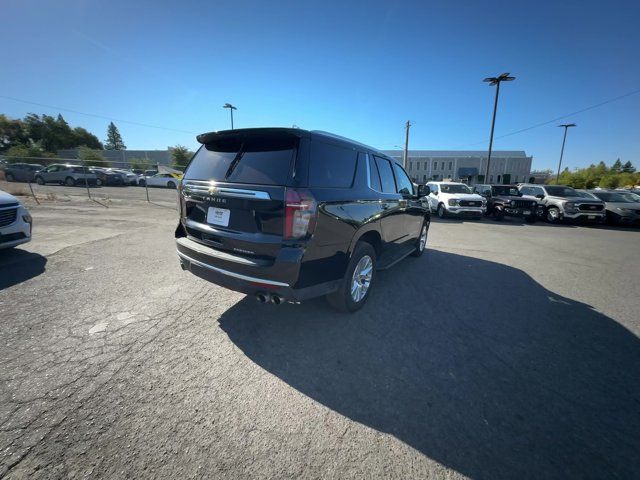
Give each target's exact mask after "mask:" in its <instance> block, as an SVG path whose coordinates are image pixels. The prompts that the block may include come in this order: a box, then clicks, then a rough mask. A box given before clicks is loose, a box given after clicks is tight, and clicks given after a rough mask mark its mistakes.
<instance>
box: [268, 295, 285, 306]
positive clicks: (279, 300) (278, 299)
mask: <svg viewBox="0 0 640 480" xmlns="http://www.w3.org/2000/svg"><path fill="white" fill-rule="evenodd" d="M282 302H284V299H283V298H282V297H281V296H280V295H271V303H273V304H274V305H280V304H281V303H282Z"/></svg>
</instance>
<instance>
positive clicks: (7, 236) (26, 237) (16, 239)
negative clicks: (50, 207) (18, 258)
mask: <svg viewBox="0 0 640 480" xmlns="http://www.w3.org/2000/svg"><path fill="white" fill-rule="evenodd" d="M32 223H33V220H32V219H31V215H29V211H28V210H27V209H26V208H25V207H24V205H22V203H20V201H19V200H18V199H17V198H16V197H14V196H13V195H9V194H8V193H6V192H3V191H2V190H0V249H2V248H11V247H15V246H16V245H20V244H21V243H27V242H28V241H30V240H31V224H32Z"/></svg>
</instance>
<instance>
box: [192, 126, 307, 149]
mask: <svg viewBox="0 0 640 480" xmlns="http://www.w3.org/2000/svg"><path fill="white" fill-rule="evenodd" d="M269 133H283V134H289V135H293V136H296V137H302V136H304V135H308V134H309V132H307V131H306V130H302V129H300V128H279V127H265V128H238V129H235V130H219V131H217V132H208V133H201V134H200V135H198V136H196V140H198V142H199V143H202V144H203V145H204V144H205V143H208V142H210V141H211V140H213V139H215V138H216V137H219V136H224V135H248V134H269Z"/></svg>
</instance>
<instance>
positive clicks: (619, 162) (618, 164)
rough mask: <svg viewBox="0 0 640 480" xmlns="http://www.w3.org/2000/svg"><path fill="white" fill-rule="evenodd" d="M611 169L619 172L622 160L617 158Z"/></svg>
mask: <svg viewBox="0 0 640 480" xmlns="http://www.w3.org/2000/svg"><path fill="white" fill-rule="evenodd" d="M611 171H612V172H613V173H620V172H621V171H622V162H621V161H620V159H617V160H616V161H615V163H614V164H613V166H612V167H611Z"/></svg>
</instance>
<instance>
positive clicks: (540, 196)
mask: <svg viewBox="0 0 640 480" xmlns="http://www.w3.org/2000/svg"><path fill="white" fill-rule="evenodd" d="M536 198H539V199H540V200H542V199H543V198H544V193H539V194H537V195H536Z"/></svg>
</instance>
